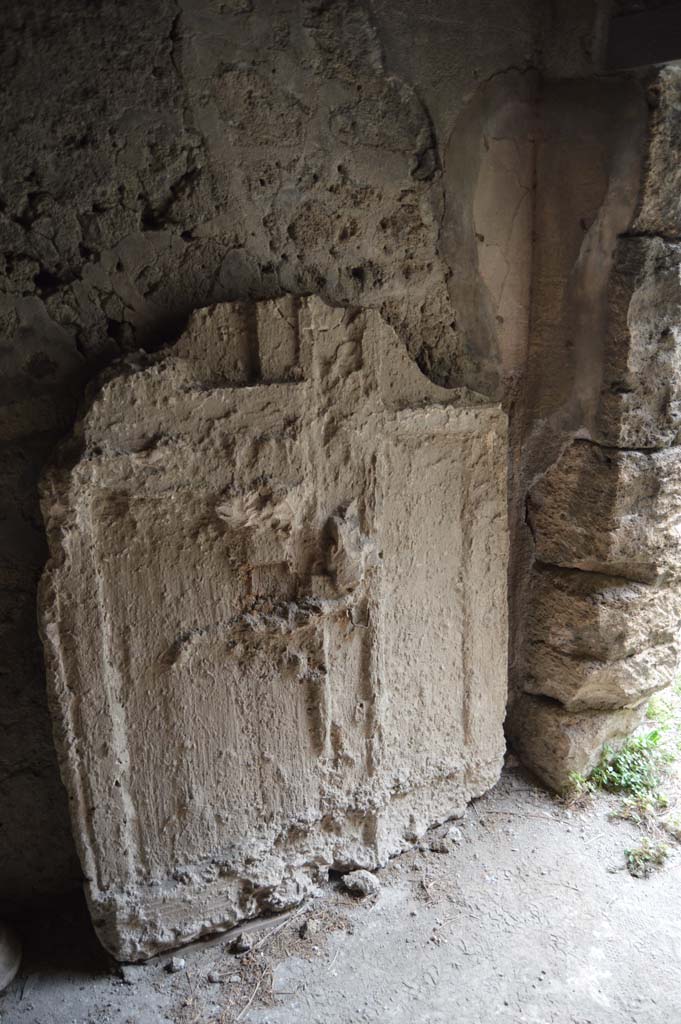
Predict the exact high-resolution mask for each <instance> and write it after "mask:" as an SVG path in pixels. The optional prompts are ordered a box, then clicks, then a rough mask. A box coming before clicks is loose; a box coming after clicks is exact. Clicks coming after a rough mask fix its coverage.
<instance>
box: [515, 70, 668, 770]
mask: <svg viewBox="0 0 681 1024" xmlns="http://www.w3.org/2000/svg"><path fill="white" fill-rule="evenodd" d="M644 85H645V86H646V89H647V91H646V92H644ZM587 95H588V96H590V97H591V99H590V102H589V103H588V105H587V104H585V102H584V100H585V99H586V97H587ZM644 100H645V101H646V102H644ZM680 115H681V72H679V70H678V69H677V68H674V67H670V68H668V69H666V70H663V71H661V72H656V73H654V74H652V75H649V76H647V82H646V77H645V76H642V77H641V79H639V80H636V79H632V80H631V81H630V82H622V81H620V82H617V81H612V82H607V81H606V82H599V83H583V84H580V85H579V86H578V87H577V88H575V86H574V85H570V86H568V87H565V86H559V87H558V94H557V95H551V94H549V95H548V97H547V100H546V113H545V118H544V123H545V124H547V125H548V126H550V128H549V130H548V131H547V135H546V138H545V142H544V144H543V146H544V147H545V148H546V149H547V150H548V152H547V154H546V156H545V157H543V156H542V154H541V152H540V157H539V164H538V165H539V180H538V194H537V208H536V211H537V212H536V221H535V224H536V230H537V238H538V241H537V246H536V248H537V252H538V259H539V263H536V264H535V265H536V270H535V276H534V278H533V282H534V291H533V298H534V307H535V314H534V322H533V330H532V337H531V341H530V361H529V367H528V382H529V389H528V393H527V395H528V397H527V401H526V405H525V416H526V422H527V433H526V444H525V446H524V452H523V466H522V470H521V476H522V479H523V488H524V493H526V494H527V502H526V504H525V506H524V509H523V508H522V506H520V505H519V511H520V510H521V509H522V512H523V513H524V522H523V524H522V526H521V527H520V529H519V530H518V534H517V536H518V537H520V538H521V541H520V543H519V544H518V548H517V551H516V565H519V564H520V565H522V566H523V568H522V569H521V571H520V573H519V580H520V583H519V587H518V590H517V592H516V595H515V601H516V611H517V618H516V629H517V632H516V641H515V651H516V657H517V662H516V666H515V668H516V671H515V679H516V682H517V686H518V689H519V690H520V691H522V693H523V696H522V697H521V698H519V699H518V701H517V702H516V705H515V708H514V709H513V711H512V714H511V718H510V732H511V735H512V737H513V738H514V740H515V743H516V746H517V748H518V750H519V752H520V753H521V755H522V756H523V757H524V758H525V760H526V761H527V763H528V764H529V765H530V766H531V767H533V768H534V769H535V771H537V772H538V774H540V775H541V776H542V777H543V778H544V779H545V780H546V781H547V782H549V783H550V784H551V785H553V786H555V787H556V788H561V787H562V786H563V785H565V784H566V782H567V777H568V774H569V772H570V771H579V772H588V770H589V769H590V767H592V766H593V764H594V762H595V760H596V759H597V758H598V756H599V753H600V750H601V747H602V745H603V743H604V742H606V741H617V740H619V739H622V738H623V737H624V736H625V735H626V733H627V732H629V731H631V729H632V728H633V727H634V726H635V725H636V724H637V722H638V721H640V720H641V718H642V715H643V711H644V709H645V700H646V698H647V697H649V696H650V695H651V694H652V693H653V692H655V691H656V690H659V689H662V688H663V687H665V686H668V685H669V684H670V683H671V682H672V681H673V680H674V679H675V678H676V677H677V676H678V673H679V669H680V668H681V650H680V649H679V640H678V638H679V636H680V635H681V584H680V581H681V552H680V549H679V532H678V522H679V514H680V513H681V447H679V441H680V440H681V435H680V431H679V428H680V421H679V408H680V406H679V353H680V351H681V349H680V344H681V245H680V244H679V242H680V241H681V193H680V192H679V174H680V171H679V167H680V163H679V146H680V144H681V137H680V136H679V129H678V124H679V116H680ZM577 118H579V121H580V132H581V134H580V136H579V145H578V147H577V152H575V151H574V148H572V151H571V152H568V143H569V137H568V135H567V133H565V132H564V129H565V127H566V126H569V125H570V124H572V125H573V126H574V124H575V122H576V120H577ZM552 136H553V137H552ZM570 137H571V138H574V136H573V134H572V132H570ZM566 160H567V161H569V163H568V167H567V172H568V173H567V184H566V182H565V180H564V179H561V180H559V178H558V175H557V168H556V164H557V163H561V164H562V163H563V162H564V161H566ZM564 173H565V169H564ZM552 224H553V225H554V228H553V230H551V225H552ZM580 231H581V237H580ZM551 245H553V246H554V249H553V251H552V252H551V251H549V248H550V247H551ZM561 246H562V247H561ZM523 543H525V544H526V545H527V549H528V550H527V551H526V552H523V550H522V548H523ZM528 567H529V568H528ZM523 571H524V572H525V573H526V575H524V576H523V575H522V573H523Z"/></svg>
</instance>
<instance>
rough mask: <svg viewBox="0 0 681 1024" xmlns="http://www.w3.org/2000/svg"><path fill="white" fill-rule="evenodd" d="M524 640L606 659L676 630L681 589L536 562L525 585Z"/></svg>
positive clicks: (680, 621)
mask: <svg viewBox="0 0 681 1024" xmlns="http://www.w3.org/2000/svg"><path fill="white" fill-rule="evenodd" d="M529 594H530V615H529V620H530V626H529V630H530V642H531V643H534V644H537V643H545V644H547V645H548V646H549V647H552V648H554V650H556V651H561V652H562V653H564V654H569V655H572V656H573V657H575V658H585V659H592V660H594V661H602V662H606V661H612V660H616V659H618V658H629V657H631V656H632V655H634V654H636V653H637V652H640V651H642V650H645V649H647V648H649V647H657V646H660V645H664V644H671V643H674V641H675V640H676V638H677V636H679V635H681V592H680V591H679V589H678V588H677V587H673V586H671V587H652V586H648V585H646V584H643V583H632V582H630V581H629V580H623V579H618V578H617V577H613V576H605V575H603V574H600V573H591V572H580V571H579V570H577V569H556V568H553V567H550V566H537V567H535V570H534V572H533V574H532V578H531V583H530V588H529Z"/></svg>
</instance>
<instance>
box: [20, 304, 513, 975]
mask: <svg viewBox="0 0 681 1024" xmlns="http://www.w3.org/2000/svg"><path fill="white" fill-rule="evenodd" d="M505 480H506V428H505V417H504V415H503V413H502V412H501V411H500V409H499V408H498V407H497V406H496V405H490V404H488V403H485V401H484V400H482V399H480V398H479V396H474V395H471V394H470V393H467V392H460V391H449V390H446V389H444V388H439V387H437V386H435V385H433V384H432V383H430V382H429V381H428V380H427V379H426V378H424V377H423V376H422V374H421V373H420V371H419V370H418V369H417V368H416V366H415V365H414V364H413V363H412V362H411V360H410V359H409V358H408V356H407V354H406V351H405V349H404V347H403V346H402V344H401V343H400V342H399V341H398V339H397V338H396V336H395V334H394V332H393V331H392V329H391V328H390V327H388V326H387V324H386V323H385V322H384V321H383V320H382V319H381V318H380V316H379V315H378V314H377V313H374V312H361V311H357V310H354V311H349V310H343V309H333V308H330V307H328V306H326V305H324V303H322V302H321V301H320V300H318V299H314V298H313V299H309V300H293V299H280V300H275V301H273V302H266V303H257V304H242V303H232V304H227V305H222V306H218V307H214V308H212V309H209V310H202V311H201V312H199V313H197V314H196V315H195V316H194V317H193V319H192V321H191V323H190V325H189V327H188V330H187V332H186V334H185V335H184V336H183V337H182V338H181V339H180V341H179V342H178V344H177V345H176V346H175V347H174V348H170V349H167V350H165V351H162V352H160V353H158V354H156V355H154V356H151V357H147V358H144V359H140V360H139V361H138V364H137V365H135V364H134V362H130V364H129V365H128V366H125V367H119V368H118V370H117V372H116V373H115V374H113V375H111V374H110V375H109V376H108V379H107V380H106V381H104V383H103V384H102V386H101V389H100V391H99V392H98V393H97V394H96V395H95V397H94V399H93V401H92V404H91V406H90V408H89V410H88V411H87V413H86V414H85V416H84V418H83V419H82V420H81V422H80V423H79V424H78V426H77V428H76V430H75V432H74V435H73V438H72V439H71V441H70V443H68V444H66V445H65V447H64V448H63V450H62V452H61V455H60V457H59V458H58V459H57V461H56V462H55V464H54V465H53V467H52V468H51V470H50V471H49V472H48V473H47V475H46V477H45V479H44V482H43V494H42V503H43V511H44V517H45V521H46V524H47V529H48V537H49V544H50V556H51V557H50V561H49V563H48V566H47V568H46V571H45V574H44V577H43V581H42V587H41V596H40V613H41V620H42V637H43V644H44V648H45V653H46V660H47V665H48V677H49V686H50V693H51V703H52V710H53V714H54V719H55V731H56V739H57V747H58V751H59V754H60V759H61V767H62V773H63V776H64V780H65V783H66V786H67V789H68V791H69V795H70V800H71V807H72V817H73V826H74V833H75V836H76V839H77V842H78V843H79V847H80V849H79V852H80V856H81V860H82V865H83V869H84V873H85V876H86V879H87V894H88V899H89V903H90V907H91V911H92V916H93V920H94V922H95V927H96V928H97V931H98V933H99V935H100V938H101V940H102V942H103V943H104V945H105V946H106V947H107V948H108V949H109V950H110V951H111V952H112V953H113V954H114V955H115V956H116V957H118V958H120V959H124V960H136V959H143V958H145V957H148V956H150V955H152V954H154V953H156V952H158V951H159V950H161V949H164V948H168V947H173V946H175V945H177V944H179V943H182V942H186V941H188V940H190V939H193V938H196V937H197V936H200V935H202V934H205V933H208V932H211V931H214V930H218V929H224V928H229V927H231V926H232V925H234V924H235V923H236V922H237V921H239V920H241V919H244V918H248V917H252V916H255V915H257V914H260V913H263V912H268V911H274V910H280V909H282V908H284V907H286V906H290V905H293V904H295V903H296V902H297V901H299V900H300V899H301V898H302V897H303V896H304V894H305V893H306V892H307V891H309V890H310V888H311V887H312V886H314V884H315V883H316V882H317V881H318V880H319V879H320V878H322V877H324V875H325V874H326V872H327V871H328V869H329V868H335V869H339V870H348V869H351V868H365V869H373V868H375V867H377V866H379V865H381V864H383V863H385V861H386V859H387V858H388V857H390V856H391V855H392V854H395V853H397V852H398V851H399V850H401V849H403V848H405V846H406V845H408V844H409V843H411V842H413V841H414V840H415V839H416V838H417V837H418V836H419V835H420V834H422V833H423V831H424V830H425V829H426V828H427V827H428V826H430V825H432V824H433V823H435V822H438V821H442V820H445V819H446V818H448V817H451V816H453V815H457V814H460V813H461V812H462V810H463V807H464V806H465V804H466V802H467V801H468V800H470V799H471V798H472V797H474V796H476V795H478V794H480V793H482V792H483V791H484V790H486V789H487V788H488V787H489V786H491V785H492V784H493V783H494V782H495V780H496V779H497V777H498V774H499V770H500V765H501V758H502V754H503V749H504V742H503V735H502V722H503V718H504V713H505V701H506V659H507V650H506V647H507V626H506V603H507V601H506V563H507V527H506V494H505Z"/></svg>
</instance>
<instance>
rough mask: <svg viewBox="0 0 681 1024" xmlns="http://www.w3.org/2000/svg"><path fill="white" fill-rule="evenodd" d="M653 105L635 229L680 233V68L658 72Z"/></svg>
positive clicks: (651, 95)
mask: <svg viewBox="0 0 681 1024" xmlns="http://www.w3.org/2000/svg"><path fill="white" fill-rule="evenodd" d="M649 99H650V102H651V105H652V107H653V110H652V113H651V119H650V127H649V140H648V153H647V159H646V166H645V170H644V175H643V181H642V183H641V200H640V204H639V210H638V213H637V215H636V217H635V219H634V222H633V225H632V230H633V231H635V232H639V233H647V234H652V235H662V236H666V237H667V238H679V237H680V236H681V161H679V147H680V146H681V68H679V67H677V66H673V65H672V66H669V67H666V68H663V69H661V70H660V72H659V73H658V75H657V77H656V80H655V81H654V83H653V84H652V85H651V87H650V89H649Z"/></svg>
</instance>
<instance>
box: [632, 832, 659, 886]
mask: <svg viewBox="0 0 681 1024" xmlns="http://www.w3.org/2000/svg"><path fill="white" fill-rule="evenodd" d="M668 856H669V847H668V846H667V844H666V843H653V842H651V840H650V839H648V838H647V836H644V837H643V839H642V840H641V845H640V846H635V847H633V848H632V849H631V850H625V851H624V857H625V860H626V865H627V870H628V872H629V874H630V875H633V876H634V878H648V876H649V875H650V874H651V873H652V872H653V871H655V870H656V869H657V868H661V867H662V865H663V864H664V862H665V861H666V859H667V857H668Z"/></svg>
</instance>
